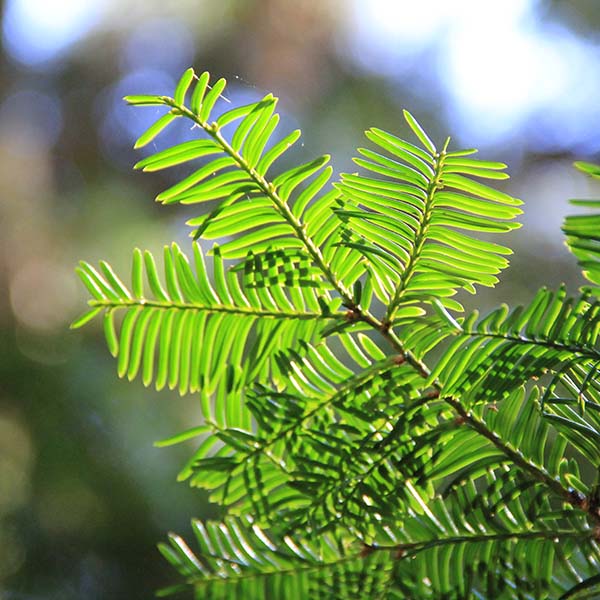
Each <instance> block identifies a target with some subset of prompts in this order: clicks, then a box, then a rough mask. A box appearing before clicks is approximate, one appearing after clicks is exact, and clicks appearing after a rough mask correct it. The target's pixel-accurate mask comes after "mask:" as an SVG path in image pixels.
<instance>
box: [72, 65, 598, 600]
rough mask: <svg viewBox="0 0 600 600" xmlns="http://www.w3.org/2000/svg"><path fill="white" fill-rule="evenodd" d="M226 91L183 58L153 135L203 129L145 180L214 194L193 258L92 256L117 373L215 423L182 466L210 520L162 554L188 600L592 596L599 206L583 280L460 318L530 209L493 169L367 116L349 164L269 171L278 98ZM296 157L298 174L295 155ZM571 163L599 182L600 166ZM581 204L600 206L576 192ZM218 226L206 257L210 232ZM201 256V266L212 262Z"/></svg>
mask: <svg viewBox="0 0 600 600" xmlns="http://www.w3.org/2000/svg"><path fill="white" fill-rule="evenodd" d="M225 87H226V84H225V81H224V80H223V79H219V80H217V81H212V82H211V79H210V76H209V74H208V73H202V74H201V75H199V76H196V74H195V73H194V71H193V70H192V69H189V70H188V71H186V72H185V73H184V75H183V76H182V78H181V80H180V81H179V83H178V85H177V87H176V89H175V91H174V93H173V95H172V96H129V97H127V98H126V100H127V102H129V103H130V104H132V105H134V106H154V107H157V106H158V107H164V108H165V109H166V112H165V114H163V115H162V116H160V117H159V118H158V119H157V121H156V122H155V123H154V124H153V125H152V126H151V127H150V128H149V129H148V130H147V131H146V132H145V133H143V134H142V135H141V136H140V138H139V139H138V141H137V142H136V148H143V147H144V146H146V145H148V144H149V143H150V142H151V141H152V140H154V138H155V137H156V136H157V135H159V134H160V132H161V131H163V130H164V129H165V128H166V127H168V126H169V125H170V124H171V123H172V122H173V121H175V120H177V119H185V120H187V121H188V122H190V123H191V124H192V125H193V126H194V128H195V129H196V130H197V131H198V133H199V135H198V139H196V140H194V141H188V142H184V143H181V144H177V145H174V146H172V147H169V148H167V149H165V150H162V151H160V152H156V153H154V154H151V155H148V156H146V157H145V158H143V159H142V160H140V161H139V162H138V163H137V164H136V168H138V169H142V170H144V171H150V172H154V171H158V170H161V169H166V168H170V167H174V166H179V165H182V164H184V163H188V162H190V163H191V162H192V161H193V162H194V164H195V167H194V169H195V170H193V171H192V172H191V173H190V174H189V175H187V176H185V177H184V178H183V179H182V180H180V181H178V182H177V183H175V184H174V185H172V186H171V187H169V188H168V189H166V190H164V191H162V192H161V193H160V194H158V196H157V198H156V199H157V201H159V202H161V203H163V204H194V205H196V204H202V203H210V204H209V205H207V206H208V209H203V210H201V211H200V214H199V216H197V217H194V218H192V219H191V220H189V221H188V224H189V225H190V226H191V227H192V233H191V235H192V237H193V238H194V240H195V241H193V242H192V244H191V254H193V257H194V260H193V263H194V264H193V266H192V264H190V261H189V260H188V258H187V257H186V256H185V254H184V253H183V252H182V251H181V250H180V249H179V247H177V246H176V245H172V246H170V247H166V248H165V253H164V259H163V268H162V270H163V272H164V274H163V276H162V277H161V276H159V274H158V271H159V269H158V268H157V266H156V263H155V260H154V258H153V257H152V255H151V254H150V253H149V252H143V253H142V252H141V251H140V250H137V249H136V250H135V251H134V254H133V267H132V274H131V284H130V285H126V284H125V283H123V281H122V279H120V278H119V277H118V276H117V275H116V274H115V273H114V272H113V270H112V268H111V267H110V266H109V265H108V264H106V263H104V262H101V263H100V269H99V270H96V269H95V268H94V267H92V266H91V265H89V264H87V263H81V265H80V267H79V269H78V273H79V275H80V277H81V280H82V282H83V283H84V285H85V286H86V287H87V289H88V290H89V292H90V295H91V299H90V301H89V305H90V307H89V310H88V312H87V313H85V314H84V315H83V316H82V317H81V318H79V319H78V320H77V321H76V322H75V323H74V324H73V327H80V326H82V325H84V324H85V323H87V322H89V321H91V320H92V319H94V318H95V317H97V316H100V315H102V316H103V320H104V329H105V335H106V340H107V345H108V348H109V350H110V352H111V353H112V354H113V355H114V356H115V357H116V359H117V363H118V373H119V375H120V376H121V377H125V376H126V377H128V379H133V378H134V377H136V376H137V375H138V374H141V377H142V380H143V382H144V384H145V385H150V384H152V383H153V384H154V385H155V386H156V387H157V388H158V389H161V388H163V387H165V386H168V387H169V388H171V389H175V388H177V389H178V390H179V392H180V393H181V394H184V393H198V394H199V397H200V405H201V408H202V412H203V417H204V421H203V422H202V423H200V424H198V425H197V426H195V427H192V428H191V429H189V430H187V431H184V432H182V433H178V434H175V435H174V436H172V437H170V438H168V439H166V440H163V441H162V442H160V443H159V445H169V444H175V443H179V442H181V441H183V440H189V439H196V440H197V449H196V451H195V452H194V454H193V455H192V456H191V457H190V459H189V460H188V462H187V464H186V465H184V467H183V469H182V470H181V472H180V474H179V478H180V479H182V480H183V479H187V480H189V482H190V484H191V485H192V486H195V487H201V488H204V489H207V490H209V492H210V497H211V500H212V501H213V502H215V503H217V504H218V505H220V507H221V509H222V510H223V512H224V513H225V515H224V517H223V520H222V521H220V522H206V523H203V522H200V521H194V522H193V530H194V533H195V536H196V549H192V548H191V547H190V546H188V545H187V544H186V542H184V541H183V539H182V538H180V537H179V536H177V535H175V534H170V536H169V540H168V542H167V543H163V544H160V545H159V548H160V550H161V552H162V553H163V555H164V556H165V557H166V559H167V560H168V561H169V562H170V563H171V564H172V565H173V566H174V567H175V568H176V569H177V571H178V572H179V573H180V576H181V583H180V584H176V585H174V586H172V587H169V588H165V589H163V590H162V591H160V592H159V595H163V596H164V595H170V594H175V593H178V592H186V591H187V592H190V593H191V595H192V596H193V597H195V598H198V599H200V598H214V599H229V598H240V599H244V600H252V599H257V600H258V599H259V598H261V599H262V598H265V597H273V598H286V599H287V598H290V599H294V598H297V599H304V598H331V599H334V598H335V599H338V598H357V597H359V598H382V599H384V598H385V599H387V598H389V599H395V598H398V599H400V598H448V599H453V598H470V597H473V598H498V599H503V598H507V599H508V598H531V599H537V598H542V597H543V598H546V597H549V598H561V599H567V598H592V597H595V596H594V594H597V592H598V588H599V586H600V574H599V573H600V550H599V543H600V450H599V448H600V379H599V377H598V365H600V344H599V335H600V304H599V303H598V300H597V296H598V289H599V288H598V287H597V286H598V284H600V237H599V236H598V235H597V229H598V228H597V225H598V219H599V218H600V217H598V215H583V216H577V217H568V218H567V220H566V222H565V226H564V231H565V234H566V236H567V239H566V241H567V245H568V247H569V248H570V249H571V250H572V252H573V253H574V254H575V256H576V257H577V259H578V260H579V262H580V265H581V267H582V269H583V273H584V276H585V277H586V278H587V279H588V282H589V284H590V285H587V286H585V287H584V288H582V290H581V292H580V294H579V295H578V296H575V297H572V296H569V295H568V293H567V291H566V289H565V288H564V287H561V288H559V289H558V290H557V291H556V292H551V291H548V290H546V289H542V290H540V291H539V292H538V293H537V294H536V295H535V297H534V298H533V299H532V301H531V302H530V303H529V304H528V305H527V306H523V307H516V308H513V309H511V308H509V307H508V306H506V305H502V306H501V307H499V308H498V309H496V310H493V311H491V312H490V313H489V314H488V315H486V316H485V317H483V318H480V317H479V315H478V313H477V312H474V313H472V314H470V315H468V316H464V314H463V313H464V311H463V307H462V305H461V304H460V301H459V300H457V299H456V298H455V296H456V294H457V293H458V292H459V291H460V290H466V291H468V292H471V293H475V292H476V286H478V285H483V286H494V285H495V284H496V283H497V281H498V275H499V273H500V272H501V271H502V269H504V268H505V267H506V266H507V265H508V260H507V258H506V257H507V256H508V255H509V254H510V253H511V250H510V249H509V248H507V247H505V246H502V245H500V244H498V243H497V242H496V241H495V240H493V239H491V238H490V236H491V235H492V236H495V235H496V234H502V233H505V232H509V231H511V230H513V229H514V228H516V227H518V226H519V224H518V223H516V222H515V221H514V218H515V217H517V216H518V215H519V214H520V213H521V210H520V208H519V205H520V204H521V201H520V200H517V199H515V198H513V197H511V196H510V195H509V194H507V193H505V192H503V191H499V190H497V189H496V188H494V187H491V186H490V185H488V184H487V183H482V182H481V180H485V181H488V182H492V183H493V182H494V181H499V180H503V179H505V178H506V177H507V175H506V173H505V171H504V169H505V168H506V165H504V164H502V163H497V162H491V161H484V160H478V159H475V158H473V157H472V155H473V154H474V153H475V152H476V151H475V150H450V149H449V143H450V140H449V138H448V139H447V140H446V141H445V142H444V144H443V145H442V146H441V148H440V149H438V147H436V146H435V144H434V143H433V141H432V140H431V139H430V137H429V135H428V134H427V133H426V132H425V130H424V129H423V128H422V127H421V125H420V124H419V123H418V122H417V121H416V119H415V118H414V117H413V116H412V115H411V114H410V113H408V112H406V111H405V113H404V116H405V120H406V123H407V125H408V128H409V129H410V130H411V132H412V133H413V135H414V136H415V140H414V141H413V142H409V141H405V140H403V139H401V138H399V137H397V136H396V135H393V134H391V133H388V132H385V131H382V130H380V129H370V130H369V131H367V133H366V135H367V138H368V140H369V141H370V142H372V143H373V144H374V146H375V149H371V148H361V149H359V151H358V152H359V155H360V156H359V157H358V158H357V159H355V162H356V164H357V166H358V167H360V168H361V171H360V172H358V173H352V174H345V175H342V176H341V178H340V179H339V181H336V182H331V178H332V174H333V169H332V168H331V166H329V165H328V162H329V157H328V156H322V157H318V158H316V159H314V160H311V161H309V162H307V163H304V164H301V165H298V166H293V167H291V168H288V169H287V170H284V169H281V168H280V165H281V164H282V163H283V162H284V161H282V160H281V158H282V156H284V155H286V156H287V155H288V154H291V152H290V149H291V147H292V146H293V145H294V144H295V143H296V142H297V141H298V139H299V137H300V132H299V131H294V132H292V133H289V134H284V135H280V134H279V133H278V132H277V126H278V122H279V117H278V115H277V113H275V106H276V103H277V100H276V98H274V97H273V96H272V95H267V96H265V98H263V99H262V100H260V101H258V102H255V103H252V104H249V105H246V106H239V107H238V106H236V107H234V108H232V109H230V110H228V111H226V112H222V111H221V108H220V102H219V100H220V98H221V97H222V95H223V93H224V92H225ZM286 164H288V163H287V162H286ZM578 167H579V168H580V169H581V170H582V171H584V172H586V173H588V174H590V175H591V176H592V177H600V168H599V167H596V166H594V165H590V164H588V163H579V164H578ZM574 202H575V203H578V204H584V205H586V206H588V207H591V208H597V207H598V206H600V203H599V202H598V201H590V200H586V201H580V200H578V201H574ZM205 240H216V241H217V243H216V244H215V245H214V247H213V249H212V250H210V251H209V252H208V253H205V252H204V251H203V249H202V247H203V246H202V243H203V242H204V241H205ZM207 255H209V256H207Z"/></svg>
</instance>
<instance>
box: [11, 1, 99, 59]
mask: <svg viewBox="0 0 600 600" xmlns="http://www.w3.org/2000/svg"><path fill="white" fill-rule="evenodd" d="M106 4H107V3H106V2H105V1H103V0H7V2H6V4H5V8H4V14H3V25H2V36H3V41H4V47H5V49H6V50H7V51H8V53H9V54H10V55H11V56H12V57H13V58H14V59H16V60H17V61H19V62H21V63H24V64H25V65H28V66H32V67H36V66H45V65H46V64H47V63H49V62H52V61H53V60H55V59H58V58H60V57H62V56H63V55H64V53H65V52H66V51H67V50H68V49H69V47H70V46H71V45H72V44H74V43H75V42H77V41H78V40H79V39H81V38H82V37H84V36H85V35H86V34H87V33H89V31H90V30H91V29H92V28H93V27H94V25H96V24H97V23H98V21H99V19H100V16H101V14H102V9H103V8H104V6H105V5H106Z"/></svg>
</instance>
